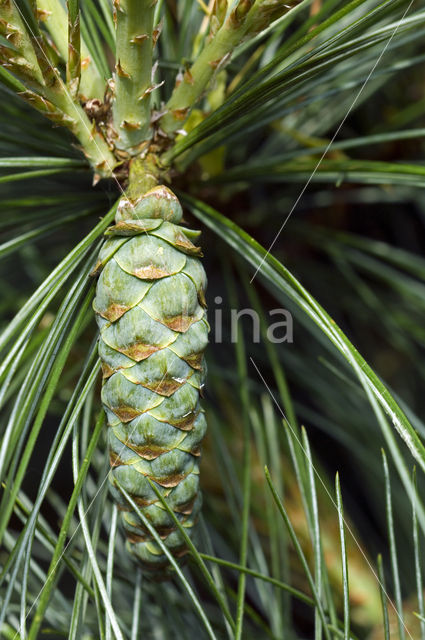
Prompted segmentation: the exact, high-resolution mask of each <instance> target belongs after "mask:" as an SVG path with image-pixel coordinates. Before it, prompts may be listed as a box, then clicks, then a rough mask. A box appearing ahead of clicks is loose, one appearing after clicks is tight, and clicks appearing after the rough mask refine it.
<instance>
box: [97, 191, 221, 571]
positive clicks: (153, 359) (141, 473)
mask: <svg viewBox="0 0 425 640" xmlns="http://www.w3.org/2000/svg"><path fill="white" fill-rule="evenodd" d="M181 218H182V209H181V206H180V203H179V201H178V199H177V197H176V196H175V195H174V193H172V191H170V190H169V189H168V188H167V187H164V186H159V187H155V188H154V189H152V190H150V191H148V192H147V193H146V194H145V195H144V196H142V197H140V198H138V199H137V200H136V201H134V202H130V201H129V200H128V199H126V198H123V199H122V200H121V202H120V204H119V206H118V210H117V215H116V224H115V225H114V226H113V227H110V228H109V229H108V231H107V232H106V235H107V236H109V238H108V239H107V241H106V242H105V244H104V245H103V247H102V249H101V252H100V255H99V260H98V263H97V266H96V268H95V274H99V273H100V276H99V280H98V284H97V290H96V298H95V300H94V303H93V307H94V310H95V312H96V318H97V323H98V325H99V330H100V338H99V355H100V358H101V361H102V370H103V386H102V402H103V405H104V408H105V411H106V414H107V418H108V426H109V429H108V431H109V449H110V460H111V465H112V472H111V474H110V479H111V491H112V493H113V496H114V499H115V501H116V503H117V505H118V507H119V508H120V509H121V510H122V522H123V525H124V528H125V531H126V534H127V539H128V542H127V544H128V548H129V549H130V551H131V553H132V554H134V555H135V556H136V557H137V558H138V559H139V560H140V561H141V562H142V564H143V565H144V566H145V567H146V568H147V569H149V570H152V571H153V572H158V571H159V572H162V571H163V570H164V569H165V570H166V568H167V566H168V564H169V563H168V560H167V557H166V555H165V554H164V553H163V552H162V551H161V549H160V547H159V545H158V544H157V543H156V542H155V541H154V540H153V539H152V537H151V536H150V534H149V532H148V531H147V530H146V528H145V527H144V526H143V523H142V522H141V520H140V518H139V517H138V516H137V514H136V512H135V511H133V510H132V509H131V508H129V505H128V503H127V502H126V500H125V499H124V497H123V495H122V493H121V491H120V490H119V488H118V487H117V486H116V485H115V481H118V483H119V484H120V485H121V486H122V487H124V488H125V490H126V491H127V492H128V493H129V494H130V495H131V496H132V498H133V499H134V501H135V502H136V504H137V505H138V506H139V507H140V509H142V510H143V513H144V515H145V516H146V518H147V519H148V521H149V522H150V523H151V524H152V525H153V527H154V528H155V529H156V531H157V532H158V533H159V535H160V536H161V538H162V540H163V542H164V544H165V545H166V546H167V547H168V549H169V550H170V552H171V553H173V555H174V556H176V557H178V556H181V555H183V554H184V552H185V544H184V540H183V537H182V535H181V533H180V532H179V531H178V529H177V528H176V526H175V523H174V522H173V520H172V518H171V516H170V515H169V514H168V512H167V511H166V510H165V508H164V506H163V505H162V504H161V502H160V501H159V499H158V497H157V495H156V494H155V492H154V491H153V489H152V486H151V485H150V482H149V480H148V479H150V480H151V481H153V482H155V483H156V486H157V488H158V489H159V491H160V492H161V494H162V495H163V496H164V498H165V499H166V500H167V503H168V505H169V506H170V507H171V509H172V510H173V511H174V513H175V514H176V516H177V518H178V519H179V521H180V522H181V524H182V525H183V526H184V527H185V528H187V531H188V533H190V532H191V531H192V530H193V526H194V524H195V522H196V519H197V515H198V513H199V509H200V507H201V501H202V500H201V494H200V492H199V462H200V444H201V441H202V438H203V437H204V434H205V431H206V421H205V416H204V413H203V411H202V409H201V407H200V403H199V398H200V394H201V392H202V387H203V385H204V378H205V364H204V357H203V352H204V349H205V347H206V345H207V342H208V330H209V326H208V322H207V320H206V313H205V307H206V304H205V297H204V291H205V287H206V276H205V271H204V268H203V266H202V264H201V262H200V259H199V258H200V257H201V256H202V253H201V250H200V248H199V247H196V246H195V245H194V244H193V243H192V242H191V239H190V238H196V237H197V236H198V235H199V233H198V232H194V231H189V230H187V229H184V228H183V227H181V226H178V224H177V223H178V222H180V221H181Z"/></svg>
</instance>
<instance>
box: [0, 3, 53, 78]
mask: <svg viewBox="0 0 425 640" xmlns="http://www.w3.org/2000/svg"><path fill="white" fill-rule="evenodd" d="M0 35H2V36H3V37H4V38H7V40H8V42H10V45H11V47H8V46H7V45H5V44H0V64H1V65H2V66H4V67H5V68H6V69H8V70H10V71H11V72H12V73H14V74H15V75H16V76H17V77H18V78H20V79H21V80H24V81H25V82H28V83H29V84H32V85H34V84H40V85H43V84H44V78H43V74H42V71H41V69H40V66H39V64H38V60H37V55H36V52H35V51H34V48H33V43H32V41H31V38H30V35H29V33H28V31H27V29H26V27H25V25H24V22H23V20H22V18H21V15H20V12H19V10H18V8H17V7H16V5H15V3H14V2H12V0H0ZM15 49H16V50H17V51H15Z"/></svg>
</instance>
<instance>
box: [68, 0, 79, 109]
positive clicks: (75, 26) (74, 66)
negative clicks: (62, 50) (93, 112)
mask: <svg viewBox="0 0 425 640" xmlns="http://www.w3.org/2000/svg"><path fill="white" fill-rule="evenodd" d="M67 6H68V62H67V65H66V82H67V84H68V87H69V91H70V93H71V95H72V97H73V98H74V99H76V98H77V96H78V87H79V86H80V80H81V33H80V3H79V0H68V1H67Z"/></svg>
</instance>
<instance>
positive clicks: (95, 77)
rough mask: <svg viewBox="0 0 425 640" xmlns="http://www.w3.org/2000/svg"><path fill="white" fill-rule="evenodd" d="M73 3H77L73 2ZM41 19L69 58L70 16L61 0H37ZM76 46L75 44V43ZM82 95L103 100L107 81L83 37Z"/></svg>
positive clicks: (62, 55) (80, 90)
mask: <svg viewBox="0 0 425 640" xmlns="http://www.w3.org/2000/svg"><path fill="white" fill-rule="evenodd" d="M71 4H75V3H72V2H71ZM37 6H38V10H39V16H40V19H41V20H42V21H43V23H44V24H45V26H46V28H47V30H48V31H49V33H50V35H51V37H52V39H53V42H54V43H55V45H56V46H57V48H58V50H59V53H60V55H61V57H62V58H63V59H64V60H68V17H67V15H66V11H65V9H64V8H63V6H62V4H61V3H60V1H59V0H37ZM74 46H75V45H74ZM79 92H80V97H81V99H82V100H83V101H86V100H90V99H91V98H97V99H98V100H103V95H104V93H105V82H104V80H103V78H102V77H101V75H100V73H99V70H98V69H97V67H96V64H95V62H94V60H93V59H92V58H91V56H90V53H89V50H88V48H87V45H86V44H85V43H84V40H82V39H81V82H80V86H79Z"/></svg>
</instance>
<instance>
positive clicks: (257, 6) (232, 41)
mask: <svg viewBox="0 0 425 640" xmlns="http://www.w3.org/2000/svg"><path fill="white" fill-rule="evenodd" d="M293 4H294V3H293V1H292V0H291V2H289V3H288V4H283V3H282V2H279V1H278V0H239V1H238V3H237V5H236V6H235V7H234V8H233V10H232V11H231V12H230V14H229V15H228V16H227V17H226V12H225V9H226V6H225V5H226V3H225V2H223V1H220V2H216V4H215V13H214V15H213V16H212V18H211V24H210V39H209V42H208V43H207V44H206V46H205V47H204V49H203V50H202V51H201V53H200V55H199V56H198V58H197V59H196V60H195V62H194V63H193V65H192V66H191V67H190V69H187V70H186V71H185V73H184V74H183V77H182V78H180V77H178V78H177V81H176V86H175V88H174V91H173V93H172V95H171V98H170V100H169V101H168V103H167V105H166V108H167V113H166V114H165V115H164V116H163V117H162V118H161V120H160V123H161V128H162V129H163V130H164V131H166V132H167V133H168V134H173V133H174V132H175V131H176V130H177V129H179V128H181V127H182V126H183V124H184V122H185V120H186V119H187V117H188V115H189V113H190V110H191V108H192V107H193V106H194V105H195V104H196V102H197V101H198V100H199V98H200V97H201V96H202V94H203V92H204V90H205V89H206V87H207V85H208V83H209V82H210V81H211V79H212V77H213V75H214V74H215V73H216V72H217V71H218V70H219V69H221V68H222V67H223V66H224V65H225V64H226V63H227V62H228V61H229V59H230V56H231V54H232V52H233V50H234V49H235V47H236V46H237V45H239V44H240V43H241V42H242V41H243V40H244V39H246V38H249V37H251V36H254V35H256V34H257V33H259V32H260V31H262V30H263V29H265V28H266V27H268V26H269V25H270V24H271V22H273V21H274V20H276V19H277V18H279V17H280V16H281V15H283V13H285V12H286V11H288V9H290V8H291V6H292V5H293Z"/></svg>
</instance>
